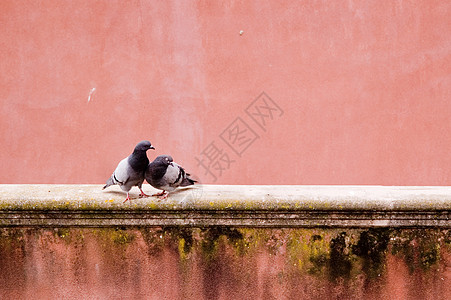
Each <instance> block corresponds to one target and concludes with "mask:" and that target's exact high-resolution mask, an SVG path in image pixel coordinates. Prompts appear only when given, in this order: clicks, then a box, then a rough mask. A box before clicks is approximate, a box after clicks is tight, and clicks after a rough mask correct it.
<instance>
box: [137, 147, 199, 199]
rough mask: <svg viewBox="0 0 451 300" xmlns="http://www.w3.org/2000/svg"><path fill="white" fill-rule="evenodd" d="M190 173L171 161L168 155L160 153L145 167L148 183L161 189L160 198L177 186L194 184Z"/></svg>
mask: <svg viewBox="0 0 451 300" xmlns="http://www.w3.org/2000/svg"><path fill="white" fill-rule="evenodd" d="M189 176H190V174H188V173H186V172H185V169H183V168H182V167H181V166H179V165H178V164H176V163H175V162H173V159H172V157H171V156H169V155H160V156H158V157H157V158H155V160H154V161H153V162H151V163H150V164H149V166H148V167H147V170H146V173H145V177H146V180H147V182H148V183H150V185H152V186H153V187H154V188H156V189H159V190H163V191H162V192H161V193H159V194H154V195H152V196H160V199H165V198H167V197H168V194H166V192H172V191H173V190H175V189H176V188H177V187H179V186H188V185H192V184H194V183H195V182H197V181H195V180H193V179H191V178H189Z"/></svg>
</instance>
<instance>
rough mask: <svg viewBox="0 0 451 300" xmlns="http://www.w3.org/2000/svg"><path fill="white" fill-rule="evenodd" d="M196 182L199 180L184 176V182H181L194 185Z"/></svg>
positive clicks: (183, 184) (184, 184)
mask: <svg viewBox="0 0 451 300" xmlns="http://www.w3.org/2000/svg"><path fill="white" fill-rule="evenodd" d="M195 182H197V181H196V180H193V179H191V178H189V177H185V178H183V180H182V182H181V183H180V186H188V185H193V184H194V183H195Z"/></svg>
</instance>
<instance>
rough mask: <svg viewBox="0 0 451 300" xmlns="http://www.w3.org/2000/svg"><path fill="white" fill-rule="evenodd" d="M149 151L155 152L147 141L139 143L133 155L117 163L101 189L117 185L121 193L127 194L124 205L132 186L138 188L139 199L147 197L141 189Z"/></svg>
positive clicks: (128, 198)
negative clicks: (139, 192)
mask: <svg viewBox="0 0 451 300" xmlns="http://www.w3.org/2000/svg"><path fill="white" fill-rule="evenodd" d="M149 149H154V150H155V148H154V147H153V146H152V145H151V144H150V142H149V141H141V142H139V143H138V144H137V145H136V147H135V149H134V150H133V153H132V154H130V155H129V156H128V157H126V158H124V159H123V160H121V161H120V162H119V164H118V165H117V167H116V170H114V172H113V175H111V177H110V178H109V179H108V180H107V182H106V185H105V186H104V187H103V189H106V188H107V187H109V186H110V185H115V184H117V185H119V186H120V187H121V189H122V190H123V191H125V192H127V198H126V199H125V201H124V203H125V202H127V201H128V200H130V195H129V192H130V190H131V188H132V187H133V186H138V188H139V190H140V191H141V194H139V197H148V195H146V194H145V193H144V192H143V190H142V189H141V187H142V184H143V182H144V173H145V172H146V168H147V166H148V165H149V159H148V158H147V154H146V151H147V150H149Z"/></svg>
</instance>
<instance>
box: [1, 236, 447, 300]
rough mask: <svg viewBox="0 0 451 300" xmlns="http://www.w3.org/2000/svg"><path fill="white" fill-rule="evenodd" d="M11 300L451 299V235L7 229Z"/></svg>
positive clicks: (5, 267)
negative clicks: (450, 297) (450, 296)
mask: <svg viewBox="0 0 451 300" xmlns="http://www.w3.org/2000/svg"><path fill="white" fill-rule="evenodd" d="M0 269H1V272H0V297H1V298H2V299H62V298H64V299H75V298H77V299H81V298H83V299H208V300H211V299H387V300H388V299H412V300H417V299H442V300H446V299H449V295H451V232H450V231H449V230H447V229H441V230H440V229H402V230H398V229H387V228H385V229H384V228H379V229H366V230H361V229H320V228H316V229H300V228H298V229H288V228H284V229H271V228H266V229H252V228H246V229H244V228H228V227H221V228H219V227H210V228H203V229H199V228H189V227H188V228H187V227H172V228H155V227H152V228H149V227H143V228H128V229H124V228H123V229H121V228H103V229H96V228H91V229H89V228H88V229H76V228H46V229H40V228H2V229H0Z"/></svg>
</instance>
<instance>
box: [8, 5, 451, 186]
mask: <svg viewBox="0 0 451 300" xmlns="http://www.w3.org/2000/svg"><path fill="white" fill-rule="evenodd" d="M279 2H280V1H227V2H223V1H144V0H143V1H116V2H115V3H114V2H112V1H95V2H94V1H81V0H80V1H39V2H38V1H9V0H7V1H1V2H0V28H1V31H0V74H1V75H0V101H1V108H0V132H1V136H2V143H1V145H0V165H1V166H2V170H3V172H0V183H102V182H104V181H105V180H106V179H107V178H108V177H109V176H110V174H111V172H112V171H113V169H114V167H115V166H116V163H117V162H118V161H119V160H120V159H121V158H123V157H125V156H126V155H128V154H129V153H130V152H131V150H132V148H133V147H134V145H135V144H136V143H137V142H138V141H140V140H142V139H149V140H150V141H151V142H152V143H153V144H154V145H155V146H156V148H157V151H156V152H151V153H150V154H151V158H152V157H154V155H156V154H162V153H169V154H172V155H173V156H174V158H175V159H176V161H178V162H180V163H181V164H182V165H184V166H185V167H186V168H187V169H188V171H191V173H194V174H196V175H197V177H199V178H200V180H201V181H202V182H204V183H212V182H216V183H221V184H385V185H448V184H449V183H450V181H451V168H450V165H451V155H450V154H449V150H450V147H451V135H450V134H449V132H451V122H450V121H449V117H450V115H451V102H450V99H451V72H450V70H451V17H450V13H451V2H449V1H430V0H424V1H300V2H298V1H284V2H283V3H279ZM240 31H242V34H241V35H240ZM94 89H95V90H94ZM91 91H93V92H92V93H91V97H89V95H90V92H91ZM263 91H264V92H266V94H267V95H268V96H269V97H270V98H271V99H272V100H273V101H274V103H275V104H277V105H278V109H276V110H273V111H271V112H272V113H273V115H272V117H273V118H272V119H270V118H269V117H266V118H264V119H263V120H265V121H266V125H265V126H263V127H259V126H258V124H257V123H256V122H254V121H253V120H252V119H251V118H250V116H249V115H248V114H246V111H245V109H246V108H247V107H248V106H249V105H250V104H251V103H252V101H254V100H255V99H256V98H257V96H259V95H260V94H261V93H262V92H263ZM261 100H262V99H260V100H259V101H261ZM262 103H263V102H257V104H262ZM268 103H269V104H272V108H275V106H274V105H273V104H274V103H272V102H268ZM254 104H256V103H254ZM250 109H251V110H252V109H255V107H254V106H251V108H250ZM254 112H255V111H254ZM261 112H262V113H263V112H267V110H264V109H263V108H261ZM282 112H283V113H282ZM237 118H240V119H238V120H237V121H236V122H234V121H235V120H236V119H237ZM257 120H260V121H261V119H257ZM229 125H231V126H230V127H229ZM245 125H247V126H248V127H245ZM243 126H244V127H243ZM226 129H230V133H237V132H239V135H238V136H233V135H231V136H230V135H228V134H229V131H227V130H226ZM233 130H236V131H233ZM251 130H252V131H251ZM223 132H224V134H222V135H221V133H223ZM221 136H222V137H223V138H224V139H225V140H227V139H228V141H229V142H230V143H232V146H233V147H235V150H236V151H237V153H240V154H241V156H239V155H238V154H237V153H236V152H234V151H233V150H232V149H231V148H230V147H229V146H228V145H227V144H226V143H225V141H224V140H223V139H221ZM257 136H258V138H257V139H255V138H256V137H257ZM231 138H232V139H231ZM233 138H235V139H233ZM212 142H213V144H211V143H212ZM251 142H252V144H251ZM213 146H216V147H217V149H220V150H222V152H221V154H220V155H219V156H217V157H216V159H215V160H213V161H211V162H210V163H211V164H210V171H211V172H212V173H207V174H206V170H205V169H204V168H203V167H202V166H201V165H199V163H198V160H197V159H199V160H200V161H202V162H203V163H204V165H208V163H209V162H208V161H207V156H206V155H205V154H214V153H213V152H211V150H215V149H214V148H213ZM247 146H248V147H247ZM202 152H204V154H202ZM216 154H219V153H216ZM196 158H197V159H196ZM227 161H233V162H231V163H230V165H229V164H228V163H227ZM220 167H221V168H224V170H222V171H221V169H220ZM221 172H222V174H221ZM214 176H216V181H215V179H214Z"/></svg>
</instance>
